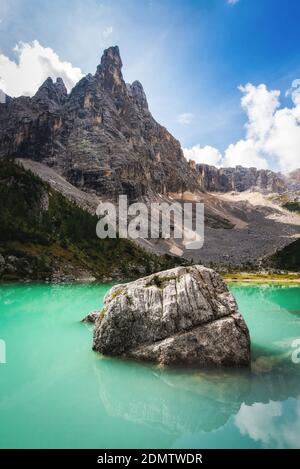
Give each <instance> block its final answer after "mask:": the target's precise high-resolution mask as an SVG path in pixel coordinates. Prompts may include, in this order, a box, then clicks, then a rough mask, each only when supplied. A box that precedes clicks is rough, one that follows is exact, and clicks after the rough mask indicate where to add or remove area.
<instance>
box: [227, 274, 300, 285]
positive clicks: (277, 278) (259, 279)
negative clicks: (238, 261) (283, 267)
mask: <svg viewBox="0 0 300 469" xmlns="http://www.w3.org/2000/svg"><path fill="white" fill-rule="evenodd" d="M221 276H222V278H223V279H224V281H225V282H226V283H269V284H270V283H271V284H272V283H273V284H290V285H300V273H298V272H295V273H291V272H287V273H285V274H263V273H255V272H253V273H249V272H237V273H227V274H223V275H222V274H221Z"/></svg>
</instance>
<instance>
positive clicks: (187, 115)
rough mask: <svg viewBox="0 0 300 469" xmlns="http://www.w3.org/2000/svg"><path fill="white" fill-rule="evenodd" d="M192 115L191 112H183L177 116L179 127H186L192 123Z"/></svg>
mask: <svg viewBox="0 0 300 469" xmlns="http://www.w3.org/2000/svg"><path fill="white" fill-rule="evenodd" d="M192 119H193V114H192V113H191V112H184V113H183V114H179V116H178V117H177V122H179V124H181V125H188V124H190V123H191V122H192Z"/></svg>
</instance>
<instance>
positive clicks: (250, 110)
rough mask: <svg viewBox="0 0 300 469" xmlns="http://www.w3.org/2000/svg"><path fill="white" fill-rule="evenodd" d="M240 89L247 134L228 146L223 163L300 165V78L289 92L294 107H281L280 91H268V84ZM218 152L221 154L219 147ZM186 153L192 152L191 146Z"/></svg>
mask: <svg viewBox="0 0 300 469" xmlns="http://www.w3.org/2000/svg"><path fill="white" fill-rule="evenodd" d="M239 90H240V91H241V92H242V93H243V96H242V99H241V106H242V108H243V109H244V110H245V112H246V114H247V118H248V121H247V124H246V136H245V138H244V139H242V140H239V141H238V142H236V143H231V144H230V145H229V146H228V148H227V149H226V150H225V152H224V155H223V157H221V163H220V164H221V165H222V166H236V165H242V166H246V167H251V166H255V167H257V168H264V169H266V168H268V167H270V165H271V164H273V163H274V164H275V166H276V167H277V168H278V169H280V170H281V171H283V172H286V171H291V170H293V169H296V168H299V166H300V80H294V81H293V83H292V88H291V89H290V90H288V92H287V93H286V95H288V96H291V99H292V106H291V107H284V108H281V107H280V101H279V98H280V91H278V90H268V88H267V87H266V85H264V84H261V85H258V86H254V85H252V84H251V83H248V84H247V85H245V86H240V87H239ZM210 148H212V147H210ZM214 151H215V154H217V152H218V150H217V149H216V148H215V149H214ZM218 153H219V152H218ZM185 154H186V155H188V152H187V149H185ZM186 157H188V156H186Z"/></svg>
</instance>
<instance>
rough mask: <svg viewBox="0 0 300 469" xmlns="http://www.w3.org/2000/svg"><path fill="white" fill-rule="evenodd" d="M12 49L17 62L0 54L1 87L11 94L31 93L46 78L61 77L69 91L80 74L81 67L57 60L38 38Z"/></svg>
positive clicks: (54, 54) (34, 91)
mask: <svg viewBox="0 0 300 469" xmlns="http://www.w3.org/2000/svg"><path fill="white" fill-rule="evenodd" d="M14 51H15V52H16V54H17V60H16V61H13V60H10V59H9V58H8V57H7V56H5V55H4V54H0V88H2V89H3V90H4V91H5V92H6V94H8V95H10V96H13V97H16V96H21V95H28V96H32V95H33V94H35V93H36V91H37V89H38V88H39V86H40V85H41V84H42V83H43V82H44V81H45V80H46V78H48V77H51V78H53V79H56V78H57V77H61V78H62V79H63V80H64V82H65V85H66V87H67V89H68V90H70V89H71V88H72V87H73V86H74V84H75V83H76V82H77V81H78V80H79V79H80V78H81V77H82V76H83V75H82V72H81V70H80V68H78V67H73V66H72V64H71V63H69V62H64V61H62V60H60V58H59V56H58V55H57V54H56V53H55V52H54V51H53V49H51V48H50V47H43V46H42V45H41V44H40V43H39V42H38V41H33V42H31V43H24V42H20V43H19V44H17V45H16V46H15V48H14Z"/></svg>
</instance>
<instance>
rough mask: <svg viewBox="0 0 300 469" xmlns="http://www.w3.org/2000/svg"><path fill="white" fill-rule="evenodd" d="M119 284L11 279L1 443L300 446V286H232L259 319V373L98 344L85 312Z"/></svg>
mask: <svg viewBox="0 0 300 469" xmlns="http://www.w3.org/2000/svg"><path fill="white" fill-rule="evenodd" d="M109 288H110V285H94V284H93V285H88V284H84V285H82V284H81V285H46V284H44V285H36V284H27V285H1V286H0V340H2V342H1V344H2V358H3V348H4V347H3V344H4V343H5V348H6V363H5V364H0V447H1V448H126V447H129V448H215V447H217V448H299V447H300V363H298V364H297V363H296V362H297V361H298V360H297V357H300V353H299V354H298V353H297V348H295V343H294V341H295V340H296V339H299V338H300V300H299V299H300V287H298V286H279V285H277V286H275V285H259V286H254V285H234V286H231V287H230V288H231V291H232V292H233V294H234V295H235V297H236V299H237V301H238V304H239V308H240V311H241V312H242V314H243V315H244V317H245V319H246V322H247V324H248V327H249V329H250V334H251V339H252V370H251V372H250V371H245V370H244V371H238V370H236V371H234V370H225V371H220V370H219V371H191V370H182V369H160V368H158V367H155V366H151V365H144V364H140V363H134V362H129V361H122V360H119V359H111V358H104V357H102V356H100V355H98V354H96V353H94V352H93V351H92V350H91V344H92V327H91V326H88V325H85V324H82V323H80V320H81V319H82V317H83V316H85V314H86V313H88V312H89V311H90V310H92V309H99V307H100V306H101V305H102V301H103V297H104V295H105V293H106V291H107V290H108V289H109ZM293 345H294V347H293ZM298 348H300V345H298ZM292 358H294V360H292ZM0 361H1V356H0ZM294 362H295V363H294Z"/></svg>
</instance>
